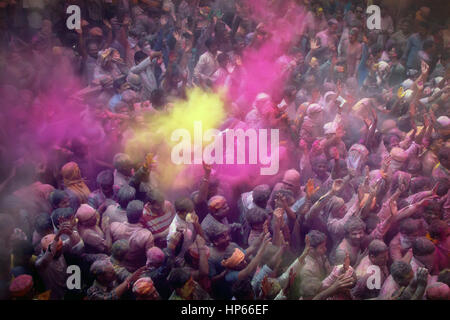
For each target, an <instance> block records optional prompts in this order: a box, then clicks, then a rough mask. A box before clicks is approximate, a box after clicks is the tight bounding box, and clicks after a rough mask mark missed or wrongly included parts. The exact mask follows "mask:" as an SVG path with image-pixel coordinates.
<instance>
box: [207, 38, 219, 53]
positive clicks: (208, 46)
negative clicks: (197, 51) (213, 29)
mask: <svg viewBox="0 0 450 320" xmlns="http://www.w3.org/2000/svg"><path fill="white" fill-rule="evenodd" d="M214 44H216V40H215V39H214V38H208V39H206V41H205V46H206V48H208V50H211V47H212V46H213V45H214Z"/></svg>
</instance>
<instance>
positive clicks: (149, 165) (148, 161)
mask: <svg viewBox="0 0 450 320" xmlns="http://www.w3.org/2000/svg"><path fill="white" fill-rule="evenodd" d="M155 166H156V160H155V155H154V154H153V153H149V154H147V155H146V156H145V163H144V168H146V169H150V170H151V169H154V168H155Z"/></svg>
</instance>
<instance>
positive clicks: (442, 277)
mask: <svg viewBox="0 0 450 320" xmlns="http://www.w3.org/2000/svg"><path fill="white" fill-rule="evenodd" d="M437 281H438V282H443V283H445V284H446V285H448V286H450V269H449V268H447V269H444V270H442V271H441V272H439V275H438V278H437Z"/></svg>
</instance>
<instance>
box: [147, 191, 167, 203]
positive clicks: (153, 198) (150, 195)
mask: <svg viewBox="0 0 450 320" xmlns="http://www.w3.org/2000/svg"><path fill="white" fill-rule="evenodd" d="M146 200H147V202H148V203H150V204H160V205H163V204H164V201H165V198H164V194H163V193H162V192H161V191H159V190H157V189H151V190H150V191H149V192H147V195H146Z"/></svg>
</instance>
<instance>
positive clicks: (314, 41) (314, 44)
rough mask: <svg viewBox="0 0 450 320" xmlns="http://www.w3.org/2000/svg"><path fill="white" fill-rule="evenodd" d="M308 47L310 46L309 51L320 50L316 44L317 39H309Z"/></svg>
mask: <svg viewBox="0 0 450 320" xmlns="http://www.w3.org/2000/svg"><path fill="white" fill-rule="evenodd" d="M309 44H310V46H311V50H317V49H319V48H320V46H319V45H318V43H317V39H311V41H310V42H309Z"/></svg>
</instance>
